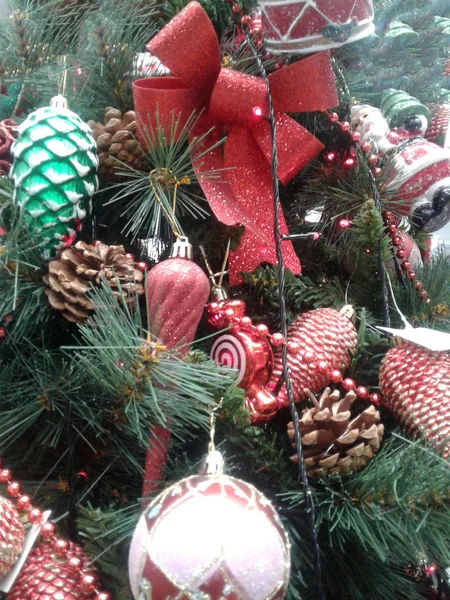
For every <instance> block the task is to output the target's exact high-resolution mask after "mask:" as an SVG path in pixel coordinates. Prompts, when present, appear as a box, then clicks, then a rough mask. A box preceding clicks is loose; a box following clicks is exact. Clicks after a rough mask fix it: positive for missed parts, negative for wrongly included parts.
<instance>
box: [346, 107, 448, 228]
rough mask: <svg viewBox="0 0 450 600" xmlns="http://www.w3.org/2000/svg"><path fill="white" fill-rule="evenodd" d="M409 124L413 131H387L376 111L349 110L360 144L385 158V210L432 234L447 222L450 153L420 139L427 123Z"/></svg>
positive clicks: (411, 121)
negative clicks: (369, 145) (407, 218)
mask: <svg viewBox="0 0 450 600" xmlns="http://www.w3.org/2000/svg"><path fill="white" fill-rule="evenodd" d="M407 122H408V120H407ZM409 122H410V123H411V124H412V129H409V130H408V129H400V128H399V129H392V130H390V129H389V126H388V123H387V121H386V119H385V118H384V117H383V115H382V113H381V111H380V110H379V109H377V108H374V107H373V106H369V105H357V106H354V107H353V108H352V129H353V131H356V132H358V133H360V134H361V141H362V142H367V141H368V142H373V143H374V145H375V146H376V149H377V150H378V152H380V153H381V154H383V155H384V157H385V161H386V162H385V166H384V170H385V175H386V181H385V183H384V191H385V193H386V194H387V196H389V200H388V202H387V204H388V208H389V209H390V210H393V211H395V212H396V213H397V214H399V215H404V216H408V217H409V218H411V219H412V221H413V222H414V223H415V225H416V226H417V227H418V228H419V229H421V230H422V231H425V232H427V233H431V232H433V231H438V230H439V229H441V228H442V227H443V226H444V225H445V224H446V223H447V222H448V221H449V220H450V150H448V149H444V148H440V147H439V146H437V145H436V144H433V143H431V142H428V141H427V140H425V139H424V138H422V137H420V136H421V135H422V134H423V133H424V128H426V120H422V119H420V124H419V121H417V120H411V119H410V120H409Z"/></svg>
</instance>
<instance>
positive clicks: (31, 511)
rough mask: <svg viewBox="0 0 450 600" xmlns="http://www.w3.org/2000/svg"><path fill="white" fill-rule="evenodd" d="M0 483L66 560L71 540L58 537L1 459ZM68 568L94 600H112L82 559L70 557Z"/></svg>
mask: <svg viewBox="0 0 450 600" xmlns="http://www.w3.org/2000/svg"><path fill="white" fill-rule="evenodd" d="M0 483H2V484H4V485H6V486H7V487H6V491H7V494H8V496H9V497H10V498H12V499H13V501H15V502H16V507H17V510H18V511H19V512H22V513H26V514H27V518H28V521H29V522H30V523H31V524H32V525H40V526H41V529H40V536H41V537H42V539H43V540H45V541H46V542H48V543H49V544H52V550H53V552H54V554H55V555H56V556H57V557H58V558H60V559H62V560H64V558H66V557H67V555H68V553H69V549H70V542H68V541H67V540H64V539H62V538H58V537H56V525H55V524H54V523H52V522H51V521H46V522H45V523H44V515H43V513H42V511H41V510H40V509H39V508H35V507H33V505H32V501H31V498H30V496H27V495H25V494H22V486H21V485H20V483H19V482H18V481H14V480H13V475H12V472H11V471H10V470H9V469H4V468H3V464H2V461H1V459H0ZM67 566H68V569H69V570H70V571H71V572H72V573H73V574H74V575H76V574H78V575H79V583H80V590H81V591H82V592H83V593H85V594H93V596H92V600H111V596H110V594H108V593H106V592H101V591H99V590H98V589H97V581H96V577H95V576H94V575H92V574H90V573H84V572H83V570H82V561H81V560H80V559H79V558H76V557H72V558H70V559H69V563H68V565H67Z"/></svg>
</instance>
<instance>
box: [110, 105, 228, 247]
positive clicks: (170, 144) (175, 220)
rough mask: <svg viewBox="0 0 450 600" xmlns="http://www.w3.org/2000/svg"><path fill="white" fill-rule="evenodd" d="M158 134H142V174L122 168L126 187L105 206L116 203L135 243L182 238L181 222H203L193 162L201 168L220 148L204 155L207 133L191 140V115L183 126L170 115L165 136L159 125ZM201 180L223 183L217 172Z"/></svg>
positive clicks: (193, 119)
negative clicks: (169, 235)
mask: <svg viewBox="0 0 450 600" xmlns="http://www.w3.org/2000/svg"><path fill="white" fill-rule="evenodd" d="M155 118H156V123H157V127H156V130H154V129H153V128H149V129H144V130H143V131H142V132H141V133H142V136H143V138H144V142H143V143H144V145H145V147H146V150H144V148H142V147H141V150H142V152H141V155H142V162H143V167H142V168H143V169H145V171H140V170H139V171H138V170H136V169H134V168H132V167H130V166H129V165H126V164H125V163H120V164H122V166H123V169H118V170H117V173H118V174H119V175H121V176H123V177H124V178H125V179H126V181H125V182H124V183H121V184H118V185H117V186H115V188H117V191H116V193H115V195H114V196H113V197H112V198H111V200H110V201H109V202H108V204H114V203H120V205H121V206H122V207H123V209H124V210H123V213H122V216H124V217H126V218H128V220H127V222H126V225H125V226H124V228H123V231H124V233H125V234H126V235H128V236H130V237H131V238H132V239H133V240H134V239H135V238H136V237H141V238H146V239H147V238H150V237H161V235H162V233H163V232H166V234H167V232H170V231H173V232H176V233H177V234H179V235H183V229H182V226H181V220H182V219H181V218H182V217H194V218H200V217H202V218H204V217H205V216H206V215H207V214H208V212H207V210H206V208H205V207H203V206H202V203H204V202H205V200H204V197H203V196H202V195H201V192H200V189H199V185H198V183H197V176H196V173H195V169H194V166H193V162H192V155H193V154H194V155H195V163H196V165H197V167H198V166H200V165H201V161H202V158H203V156H205V155H206V154H207V153H209V152H210V151H211V150H213V149H214V148H217V146H218V145H220V144H221V143H222V141H223V140H222V141H221V142H219V143H217V144H213V145H212V146H208V147H207V148H206V149H204V145H205V140H206V139H207V137H208V135H209V133H210V132H211V130H208V131H207V132H205V133H203V134H201V135H194V130H195V128H196V126H197V124H198V117H196V116H195V114H194V113H193V114H192V115H191V116H190V117H189V118H188V120H187V121H186V123H185V124H184V125H183V126H181V124H180V116H179V115H178V116H175V114H172V121H171V125H170V129H169V131H165V128H164V127H162V126H160V125H159V119H158V113H156V117H155ZM202 178H209V179H216V180H219V181H220V179H221V172H220V171H219V172H217V171H214V172H211V173H202Z"/></svg>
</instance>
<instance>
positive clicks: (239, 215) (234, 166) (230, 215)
mask: <svg viewBox="0 0 450 600" xmlns="http://www.w3.org/2000/svg"><path fill="white" fill-rule="evenodd" d="M147 48H148V50H149V51H150V52H151V53H152V54H154V55H155V56H157V57H158V58H159V59H160V60H161V61H162V63H163V64H164V65H165V66H166V67H168V68H169V69H170V71H171V72H172V73H173V74H174V75H175V77H158V78H153V79H146V80H138V81H136V82H135V89H134V91H135V108H136V112H137V114H138V118H141V119H142V121H143V122H145V118H143V115H144V114H149V111H152V112H153V113H154V111H155V107H156V105H158V115H159V119H160V121H163V122H164V121H165V122H167V116H168V115H170V114H171V113H172V111H179V112H180V113H183V111H184V114H185V118H187V117H188V116H189V115H190V114H191V112H192V110H193V109H195V110H198V111H200V110H203V114H202V117H201V118H200V120H199V123H198V132H197V131H196V133H205V132H207V131H208V130H209V129H210V128H211V127H214V128H213V130H212V132H211V133H210V134H209V135H208V136H206V138H205V140H204V142H203V148H202V150H203V151H206V150H207V149H208V148H210V147H211V146H212V145H213V144H215V143H216V142H219V141H220V139H221V137H222V132H223V130H225V131H226V133H227V140H226V142H225V145H224V147H221V146H218V147H216V148H215V149H214V150H211V151H210V152H207V153H206V154H204V155H203V156H202V157H201V159H197V160H196V157H195V156H193V160H194V166H195V168H196V172H197V175H198V179H199V182H200V185H201V186H202V188H203V191H204V193H205V196H206V198H207V199H208V201H209V204H210V205H211V208H212V210H213V211H214V213H215V215H216V217H217V218H218V219H219V220H220V221H222V223H225V224H226V225H234V224H236V223H241V224H242V225H244V226H245V234H244V236H243V238H242V241H241V245H240V247H239V249H238V250H237V251H236V252H232V253H231V255H230V262H229V272H230V282H231V283H232V284H233V283H236V282H238V281H239V273H240V272H247V271H252V270H253V269H254V268H256V267H257V266H258V265H259V264H260V263H261V262H263V261H267V262H270V263H272V264H276V262H277V260H276V253H275V244H274V241H273V192H272V172H271V160H272V156H271V149H272V144H271V132H270V125H269V123H268V122H267V121H266V120H265V119H264V115H267V113H268V106H267V97H266V93H267V92H266V85H265V83H264V80H263V79H262V78H261V77H254V76H252V75H247V74H244V73H240V72H237V71H233V70H231V69H226V68H222V67H221V56H220V47H219V43H218V40H217V36H216V32H215V30H214V27H213V25H212V23H211V21H210V20H209V17H208V16H207V14H206V13H205V11H204V10H203V8H202V7H201V5H200V4H199V3H198V2H191V3H190V4H188V5H187V6H186V7H185V8H184V9H183V10H182V11H181V12H180V13H179V14H178V15H177V16H176V17H175V18H174V19H172V21H170V23H168V24H167V25H166V26H165V27H164V29H162V31H160V33H158V34H157V35H156V36H155V37H154V38H153V39H152V40H151V41H150V42H149V43H148V45H147ZM269 80H270V87H271V93H272V97H273V103H274V108H275V113H276V121H277V150H278V177H279V179H280V181H281V183H283V184H286V183H288V182H289V181H290V179H291V178H292V177H293V176H294V175H295V174H296V173H298V172H299V171H300V170H301V169H302V168H303V167H304V166H305V165H306V164H307V163H308V162H309V161H310V160H311V159H312V158H313V157H314V156H316V155H317V154H318V152H320V150H321V149H322V148H323V146H322V144H321V143H320V142H319V141H318V140H317V139H316V138H315V137H314V136H313V135H312V134H311V133H309V132H308V131H307V130H306V129H305V128H304V127H302V126H301V125H299V124H298V123H297V122H296V121H294V120H293V119H291V118H290V117H288V116H287V115H286V114H284V113H285V112H306V111H313V110H315V111H318V110H325V109H327V108H330V107H332V106H336V104H337V103H338V99H337V94H336V87H335V80H334V74H333V70H332V68H331V62H330V56H329V54H328V53H327V52H321V53H318V54H315V55H313V56H310V57H309V58H306V59H304V60H302V61H299V62H296V63H294V64H293V65H290V66H288V67H285V68H283V69H280V70H279V71H276V72H274V73H272V74H271V75H270V76H269ZM142 91H145V93H146V100H145V101H143V95H142ZM139 92H141V93H139ZM223 169H225V171H223V172H222V173H221V175H220V181H217V180H215V179H211V178H210V177H208V175H207V174H208V173H211V172H217V171H218V170H223ZM279 227H280V230H281V232H282V233H287V232H288V231H287V227H286V222H285V220H284V217H283V215H282V214H281V215H280V221H279ZM285 244H286V247H285V253H284V256H285V265H286V267H288V268H289V269H291V270H292V271H293V272H294V273H299V272H300V270H301V267H300V262H299V260H298V257H297V255H296V254H295V252H294V248H293V246H292V244H291V242H285Z"/></svg>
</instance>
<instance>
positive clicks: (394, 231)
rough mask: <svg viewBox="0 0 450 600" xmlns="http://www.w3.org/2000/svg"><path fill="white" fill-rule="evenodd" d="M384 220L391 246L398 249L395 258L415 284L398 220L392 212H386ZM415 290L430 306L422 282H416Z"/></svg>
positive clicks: (414, 276)
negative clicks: (399, 231)
mask: <svg viewBox="0 0 450 600" xmlns="http://www.w3.org/2000/svg"><path fill="white" fill-rule="evenodd" d="M383 219H384V222H385V224H386V227H387V233H388V235H389V237H390V238H391V246H393V247H394V248H396V253H395V256H396V257H397V258H398V259H399V261H400V267H401V269H402V271H403V273H404V274H405V276H406V277H408V279H410V281H411V282H413V281H414V280H415V279H416V274H415V273H414V271H413V270H412V265H411V263H410V262H409V260H407V257H406V249H405V248H406V246H405V242H404V240H403V239H402V237H401V236H400V235H399V233H398V225H397V219H396V218H395V216H394V215H393V214H392V213H391V212H390V211H385V212H384V213H383ZM415 288H416V292H417V294H418V295H419V296H420V297H421V298H422V300H423V301H424V302H425V303H426V304H429V303H430V299H429V298H428V293H427V291H426V290H424V289H423V285H422V283H421V282H420V281H416V283H415Z"/></svg>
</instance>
